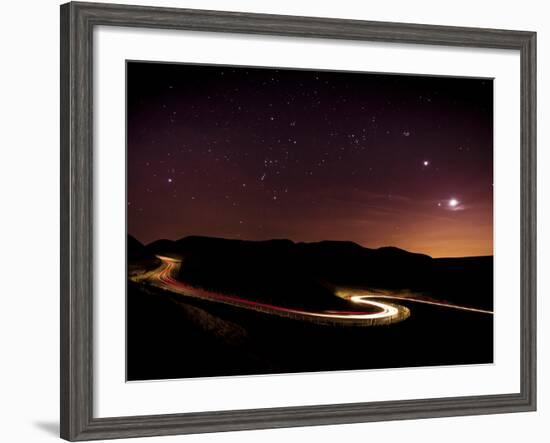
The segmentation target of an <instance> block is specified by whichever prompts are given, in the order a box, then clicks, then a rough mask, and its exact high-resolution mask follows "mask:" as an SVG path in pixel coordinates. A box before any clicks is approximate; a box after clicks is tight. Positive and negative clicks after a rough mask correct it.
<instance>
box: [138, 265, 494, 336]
mask: <svg viewBox="0 0 550 443" xmlns="http://www.w3.org/2000/svg"><path fill="white" fill-rule="evenodd" d="M157 257H158V258H159V259H160V260H161V262H162V264H161V266H159V267H158V268H157V269H155V270H153V271H150V272H148V273H147V274H145V275H144V276H143V277H142V278H140V279H139V280H147V281H149V282H150V283H152V284H153V285H155V286H157V287H160V288H163V289H166V290H169V291H171V292H175V293H178V294H181V295H185V296H190V297H195V298H200V299H205V300H210V301H216V302H219V303H225V304H229V305H233V306H237V307H240V308H245V309H251V310H255V311H259V312H265V313H269V314H274V315H278V316H282V317H291V318H296V319H303V320H310V321H315V322H319V323H332V324H334V323H338V324H348V325H349V324H354V325H362V326H373V325H387V324H391V323H396V322H399V321H402V320H405V319H406V318H408V317H409V316H410V311H409V309H408V308H407V307H405V306H402V305H400V304H395V303H389V302H386V301H380V299H384V300H385V299H391V300H394V301H395V300H397V301H399V300H403V301H411V302H416V303H425V304H430V305H436V306H440V307H444V308H452V309H460V310H466V311H472V312H479V313H485V314H492V312H491V311H485V310H482V309H475V308H469V307H464V306H458V305H453V304H450V303H444V302H438V301H434V300H431V299H430V300H428V299H417V298H410V297H405V296H399V295H395V296H394V295H383V294H369V293H366V292H362V291H355V290H339V291H337V292H336V295H337V296H339V297H341V298H344V299H346V300H348V301H351V302H353V303H355V304H357V305H361V307H363V308H365V309H364V310H363V311H360V310H358V311H319V312H317V311H307V310H304V309H291V308H285V307H282V306H276V305H272V304H268V303H262V302H257V301H252V300H248V299H245V298H241V297H238V296H234V295H227V294H221V293H218V292H213V291H208V290H205V289H201V288H197V287H194V286H190V285H188V284H186V283H183V282H180V281H178V280H176V279H175V278H174V277H173V276H174V274H175V273H176V271H177V270H178V269H179V267H180V265H181V261H180V260H176V259H174V258H170V257H164V256H157ZM373 299H377V300H373ZM366 308H368V309H366Z"/></svg>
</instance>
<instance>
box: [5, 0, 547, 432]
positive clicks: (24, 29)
mask: <svg viewBox="0 0 550 443" xmlns="http://www.w3.org/2000/svg"><path fill="white" fill-rule="evenodd" d="M132 3H143V2H139V1H134V2H132ZM145 4H146V2H145ZM156 4H157V5H166V6H181V7H194V8H208V9H231V10H240V11H253V12H268V13H281V14H295V15H317V16H326V17H341V18H357V19H369V20H386V21H403V22H417V23H433V24H446V25H465V26H481V27H499V28H515V29H526V30H536V31H538V33H539V36H538V37H539V51H538V55H539V60H538V63H539V65H538V68H539V71H538V72H539V74H538V77H539V86H538V95H539V115H538V119H539V127H540V130H539V146H540V147H541V148H542V147H544V146H547V145H548V144H549V142H550V140H549V136H548V134H547V133H546V132H544V131H543V122H545V121H549V118H550V115H548V105H549V104H550V94H549V92H548V88H547V87H546V84H545V83H543V82H542V81H541V80H542V78H543V77H544V76H545V73H546V71H547V68H548V63H549V62H550V55H548V54H550V51H549V50H548V46H549V43H550V30H549V25H550V15H549V14H548V12H547V11H546V10H544V4H545V2H537V1H522V2H513V3H512V4H510V5H507V4H506V2H484V3H482V2H479V1H466V0H464V1H461V2H460V3H454V4H453V5H449V4H443V3H442V2H436V1H423V0H418V1H414V2H410V1H397V0H386V1H385V2H357V1H353V0H349V1H347V0H340V1H338V2H333V1H331V2H318V1H315V2H313V1H312V2H306V1H297V0H293V1H285V0H278V1H277V2H262V3H261V4H260V2H254V1H244V0H243V1H237V0H225V1H223V0H220V1H214V0H203V1H161V2H156ZM2 15H3V18H4V20H3V26H2V28H1V31H0V32H2V35H1V39H0V42H1V43H0V45H1V46H0V49H1V53H2V69H1V70H0V121H1V122H2V123H1V126H0V128H1V131H0V137H1V143H0V149H1V152H2V156H1V157H0V158H1V159H2V161H1V162H0V192H1V196H2V200H1V202H2V206H1V208H2V218H1V219H0V220H1V222H0V223H1V225H2V229H1V230H0V245H1V247H2V254H0V260H1V263H0V269H1V270H2V271H3V272H2V277H3V282H2V286H1V288H2V292H1V295H2V298H1V300H2V302H3V304H2V309H0V352H1V353H0V408H1V410H0V413H1V414H2V426H1V427H0V439H2V440H3V441H8V442H19V441H20V442H42V441H47V440H50V441H53V440H54V439H55V438H56V434H57V427H58V425H57V423H58V409H59V402H58V388H59V385H58V370H59V368H58V361H59V352H58V331H59V327H58V324H59V315H58V302H59V296H58V289H59V283H58V275H59V262H58V240H59V236H58V227H59V225H58V212H59V211H58V210H59V204H58V191H59V185H58V183H59V179H58V177H59V166H58V152H59V151H58V142H59V135H58V133H59V129H58V128H59V122H58V110H59V104H58V103H59V99H58V95H59V94H58V92H59V91H58V77H59V35H58V29H59V11H58V3H57V2H54V1H49V0H41V1H31V0H28V1H26V2H19V4H17V3H16V2H13V3H10V4H9V6H8V5H4V7H3V10H2ZM546 77H547V75H546ZM548 168H550V154H549V153H548V151H547V150H545V149H540V151H539V171H546V170H548ZM539 177H540V179H539V202H540V204H539V250H540V251H541V252H540V253H539V271H540V272H539V274H540V280H539V331H538V333H539V346H538V348H539V374H540V376H539V411H538V412H537V413H529V414H510V415H501V416H482V417H461V418H447V419H430V420H417V421H404V422H385V423H374V424H358V425H348V426H328V427H322V428H299V429H285V430H273V431H249V432H242V433H226V434H210V435H201V436H186V437H164V438H153V439H148V440H146V441H151V442H153V441H159V442H160V441H162V442H170V441H186V442H237V441H239V442H242V441H244V442H247V441H250V442H253V441H254V442H255V441H274V442H275V441H281V440H283V439H285V440H287V441H301V440H309V439H312V440H313V439H316V440H321V441H325V440H326V441H330V440H334V439H339V440H340V439H341V440H344V439H345V440H346V441H352V442H353V441H365V439H367V438H369V439H372V440H374V439H384V440H385V441H390V442H392V441H402V440H403V439H405V438H406V439H408V440H412V441H415V439H416V438H418V439H419V440H420V439H421V440H422V441H424V442H432V441H433V442H438V441H441V440H445V441H449V442H454V441H456V442H462V441H465V440H471V441H480V440H482V439H490V440H491V441H499V442H501V441H504V442H508V441H509V442H512V441H514V442H515V441H518V440H528V441H534V442H538V441H541V442H542V441H546V440H547V438H548V433H549V432H548V431H549V429H548V428H549V425H548V422H549V420H550V412H549V408H550V406H549V401H550V390H549V388H548V383H547V382H546V380H545V376H544V373H545V372H548V363H549V361H550V360H549V359H550V350H549V347H548V345H547V344H546V340H545V336H547V335H548V332H549V329H548V326H547V324H544V323H543V322H542V318H544V317H548V315H547V312H548V309H549V308H548V303H547V301H546V300H545V299H544V293H545V292H547V290H548V285H549V284H550V281H549V280H548V278H549V277H548V276H547V275H548V273H546V274H547V275H546V276H545V275H544V269H545V267H546V266H548V264H549V263H548V256H547V253H546V252H542V251H544V250H548V248H547V247H548V246H550V245H549V244H548V243H549V238H550V237H549V234H548V231H546V232H544V230H543V227H544V226H545V225H547V224H548V217H549V216H550V199H548V198H546V197H545V195H546V192H545V189H547V188H548V186H550V182H549V179H548V178H545V177H544V175H543V174H542V173H539Z"/></svg>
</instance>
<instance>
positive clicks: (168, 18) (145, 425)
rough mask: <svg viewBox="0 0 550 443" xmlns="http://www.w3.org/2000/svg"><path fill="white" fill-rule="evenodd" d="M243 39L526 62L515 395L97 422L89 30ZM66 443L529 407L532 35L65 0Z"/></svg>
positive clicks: (532, 382) (532, 399)
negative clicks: (425, 50) (491, 52)
mask: <svg viewBox="0 0 550 443" xmlns="http://www.w3.org/2000/svg"><path fill="white" fill-rule="evenodd" d="M98 26H116V27H133V28H151V29H171V30H192V31H198V32H224V33H243V34H258V35H270V36H286V37H298V38H304V39H307V38H320V39H337V40H357V41H372V42H385V43H396V44H418V45H436V46H437V45H440V46H450V47H462V48H494V49H509V50H514V51H518V52H519V54H520V63H521V79H520V82H521V84H520V88H521V89H520V90H521V104H520V106H521V109H520V115H521V141H520V158H521V164H520V168H521V176H520V182H521V190H520V192H521V215H520V216H521V229H520V237H521V238H520V242H521V257H520V259H521V269H520V275H521V282H520V284H521V291H520V323H521V337H520V338H519V340H520V361H519V364H520V392H519V393H502V394H495V395H481V396H458V397H445V398H428V399H417V400H414V399H413V400H410V399H407V400H395V401H394V400H392V401H376V402H360V403H347V404H322V405H313V406H311V405H310V406H298V407H296V406H292V407H282V408H279V407H277V408H266V409H263V408H262V409H252V410H230V411H225V410H224V411H208V412H192V413H175V414H159V415H140V416H120V417H101V418H99V417H94V414H93V404H94V363H93V362H94V356H93V336H94V321H101V320H100V319H94V309H93V293H94V292H93V291H94V289H93V286H94V247H93V245H94V230H93V226H94V204H93V190H94V175H93V168H92V165H93V157H94V149H93V139H92V136H93V128H94V126H93V116H94V100H93V88H92V86H93V81H92V79H93V50H94V48H93V42H94V40H93V30H94V28H95V27H98ZM60 132H61V276H60V278H61V306H60V309H61V311H60V315H61V343H60V345H61V437H62V438H64V439H66V440H69V441H79V440H92V439H108V438H126V437H145V436H156V435H173V434H189V433H203V432H220V431H237V430H247V429H264V428H281V427H292V426H312V425H326V424H344V423H359V422H370V421H381V420H402V419H420V418H429V417H446V416H460V415H478V414H495V413H509V412H520V411H533V410H535V409H536V33H534V32H526V31H507V30H495V29H478V28H459V27H446V26H433V25H417V24H403V23H382V22H368V21H356V20H342V19H327V18H313V17H293V16H278V15H264V14H249V13H235V12H219V11H202V10H187V9H173V8H157V7H142V6H123V5H114V4H100V3H79V2H76V3H75V2H72V3H67V4H64V5H62V6H61V127H60Z"/></svg>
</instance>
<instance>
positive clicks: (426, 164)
mask: <svg viewBox="0 0 550 443" xmlns="http://www.w3.org/2000/svg"><path fill="white" fill-rule="evenodd" d="M422 164H423V165H424V166H428V165H429V164H430V162H429V161H428V160H424V161H423V162H422Z"/></svg>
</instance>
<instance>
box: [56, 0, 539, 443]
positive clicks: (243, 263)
mask: <svg viewBox="0 0 550 443" xmlns="http://www.w3.org/2000/svg"><path fill="white" fill-rule="evenodd" d="M535 41H536V34H535V33H533V32H525V31H508V30H494V29H474V28H456V27H444V26H427V25H417V24H401V23H380V22H365V21H355V20H340V19H338V20H336V19H326V18H312V17H290V16H276V15H262V14H244V13H234V12H218V11H200V10H186V9H169V8H154V7H137V6H122V5H112V4H98V3H93V4H90V3H68V4H65V5H63V6H61V173H62V176H61V185H62V186H61V265H62V266H61V268H62V275H61V437H62V438H64V439H67V440H70V441H75V440H91V439H105V438H122V437H140V436H153V435H168V434H185V433H200V432H217V431H227V430H245V429H259V428H275V427H290V426H307V425H323V424H338V423H355V422H368V421H378V420H397V419H415V418H427V417H442V416H455V415H470V414H492V413H504V412H516V411H532V410H535V408H536V372H535V371H536V364H535V363H536V361H535V349H536V342H535V339H536V325H535V319H536V315H535V314H536V312H535V305H536V303H535V301H536V300H535V272H536V268H535V265H536V263H535V232H536V229H535V227H536V224H535V223H536V217H535V196H536V194H535V182H536V180H535V133H536V131H535V124H536V122H535V97H536V87H535V78H536V75H535V68H536V64H535V53H536V47H535Z"/></svg>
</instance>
